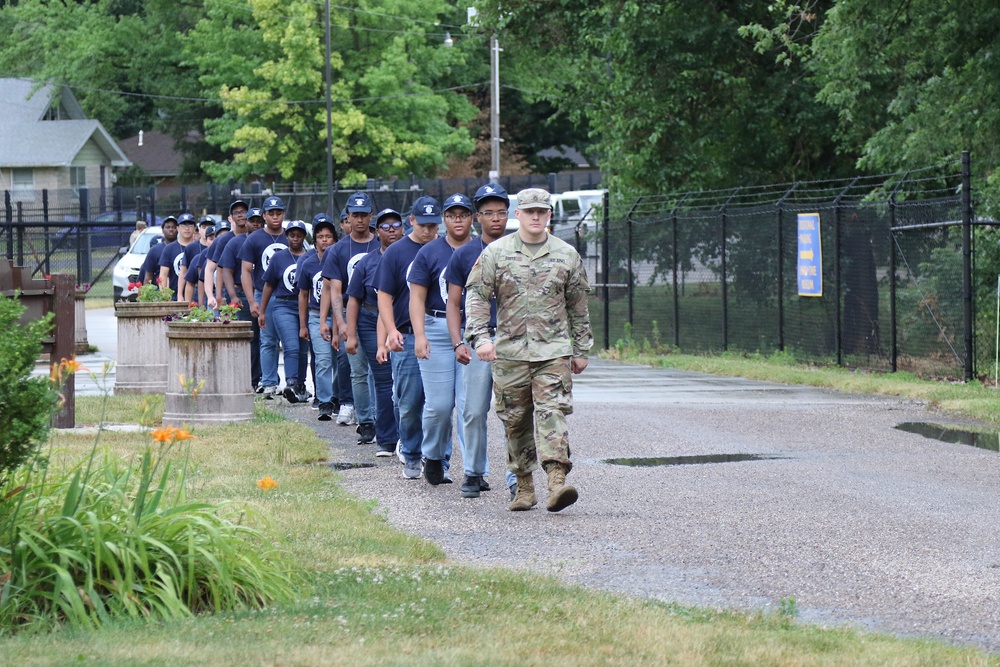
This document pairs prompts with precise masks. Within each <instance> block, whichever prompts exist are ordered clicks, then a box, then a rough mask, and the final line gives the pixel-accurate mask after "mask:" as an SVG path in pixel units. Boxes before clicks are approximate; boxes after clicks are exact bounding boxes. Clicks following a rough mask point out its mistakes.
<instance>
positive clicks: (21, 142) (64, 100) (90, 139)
mask: <svg viewBox="0 0 1000 667" xmlns="http://www.w3.org/2000/svg"><path fill="white" fill-rule="evenodd" d="M0 99H2V100H4V112H3V114H0V190H3V191H9V192H10V195H11V200H12V201H15V202H23V206H24V207H25V208H40V207H41V206H42V191H43V190H47V191H48V203H49V210H50V212H52V213H53V214H55V215H59V214H61V213H67V214H70V215H74V214H78V213H79V201H80V197H79V193H80V188H82V187H86V188H87V189H88V191H89V198H90V201H91V205H92V206H93V205H94V204H97V202H100V201H107V199H108V197H107V193H108V190H109V189H110V188H111V186H112V183H113V180H114V179H113V170H114V169H115V168H116V167H128V166H129V165H131V164H132V163H131V162H130V161H129V159H128V157H126V155H125V154H124V153H123V152H122V150H121V148H119V146H118V144H117V143H115V140H114V139H112V138H111V135H110V134H108V132H107V130H105V129H104V126H102V125H101V123H100V122H99V121H96V120H93V119H89V118H87V115H86V114H85V113H84V112H83V109H82V108H81V107H80V103H79V102H78V101H77V99H76V96H74V95H73V91H72V90H70V88H69V87H67V86H62V85H53V84H44V85H39V82H36V81H33V80H31V79H0Z"/></svg>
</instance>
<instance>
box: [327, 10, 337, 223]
mask: <svg viewBox="0 0 1000 667" xmlns="http://www.w3.org/2000/svg"><path fill="white" fill-rule="evenodd" d="M331 79H332V76H331V74H330V0H326V197H327V199H326V209H327V210H326V213H327V215H329V216H330V219H331V220H335V219H336V212H335V211H334V210H333V111H332V110H331V109H330V105H331V103H332V102H331V100H330V85H331V84H330V81H331Z"/></svg>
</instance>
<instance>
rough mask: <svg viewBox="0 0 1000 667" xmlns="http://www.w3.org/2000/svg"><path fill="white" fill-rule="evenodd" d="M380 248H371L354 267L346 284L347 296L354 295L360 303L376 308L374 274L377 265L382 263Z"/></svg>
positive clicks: (376, 293) (376, 297)
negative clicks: (352, 273) (349, 280)
mask: <svg viewBox="0 0 1000 667" xmlns="http://www.w3.org/2000/svg"><path fill="white" fill-rule="evenodd" d="M382 252H383V251H382V248H379V249H378V250H373V251H372V252H370V253H368V254H367V255H365V257H364V259H362V260H361V261H360V262H358V263H357V265H356V266H355V267H354V275H353V276H351V282H350V283H349V284H348V286H347V296H349V297H354V298H355V299H357V300H358V301H360V302H361V303H367V304H368V305H370V306H374V307H376V308H378V290H377V289H375V276H376V274H377V273H378V265H379V264H381V263H382Z"/></svg>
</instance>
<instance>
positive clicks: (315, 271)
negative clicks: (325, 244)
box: [295, 248, 330, 310]
mask: <svg viewBox="0 0 1000 667" xmlns="http://www.w3.org/2000/svg"><path fill="white" fill-rule="evenodd" d="M328 252H330V249H329V248H327V250H326V252H325V253H323V259H326V254H327V253H328ZM295 275H296V280H298V283H299V291H300V292H301V291H306V292H309V310H319V300H320V297H321V296H323V260H322V259H320V258H319V253H317V252H316V250H315V249H313V250H310V251H309V252H307V253H306V254H304V255H302V257H300V258H299V265H298V267H297V268H296V269H295Z"/></svg>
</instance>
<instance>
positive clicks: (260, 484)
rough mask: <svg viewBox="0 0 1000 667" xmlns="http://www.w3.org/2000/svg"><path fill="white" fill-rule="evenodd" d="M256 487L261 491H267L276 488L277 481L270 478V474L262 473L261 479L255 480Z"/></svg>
mask: <svg viewBox="0 0 1000 667" xmlns="http://www.w3.org/2000/svg"><path fill="white" fill-rule="evenodd" d="M257 488H258V489H260V490H261V491H264V492H267V491H270V490H271V489H276V488H278V483H277V482H275V481H274V480H273V479H271V476H270V475H264V478H263V479H258V480H257Z"/></svg>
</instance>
